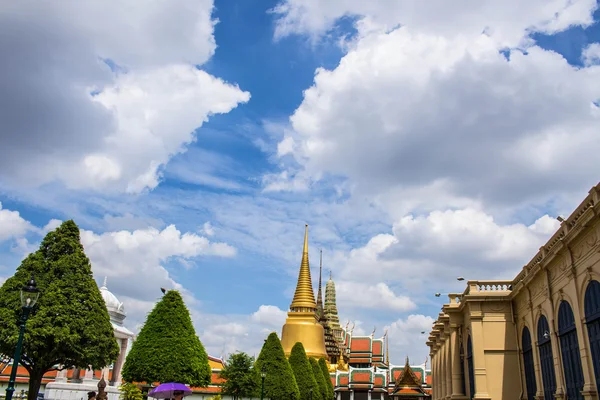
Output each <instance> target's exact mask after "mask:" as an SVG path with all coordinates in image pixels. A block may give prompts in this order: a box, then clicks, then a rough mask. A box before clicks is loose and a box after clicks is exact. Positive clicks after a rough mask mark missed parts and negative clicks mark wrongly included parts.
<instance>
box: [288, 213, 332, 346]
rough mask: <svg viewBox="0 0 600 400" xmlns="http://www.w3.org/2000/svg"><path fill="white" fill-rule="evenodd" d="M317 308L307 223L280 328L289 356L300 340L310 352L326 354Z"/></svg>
mask: <svg viewBox="0 0 600 400" xmlns="http://www.w3.org/2000/svg"><path fill="white" fill-rule="evenodd" d="M316 311H317V304H316V302H315V294H314V292H313V287H312V280H311V278H310V267H309V264H308V225H306V228H305V231H304V249H303V250H302V262H301V263H300V273H299V274H298V284H297V285H296V292H295V293H294V299H293V300H292V304H291V305H290V311H289V312H288V317H287V319H286V321H285V324H284V325H283V329H282V331H281V345H282V346H283V351H284V352H285V355H286V357H289V356H290V353H291V352H292V347H293V346H294V345H295V344H296V343H297V342H301V343H302V345H303V346H304V350H305V351H306V355H307V356H309V357H316V358H320V357H325V358H327V351H326V350H325V332H324V330H323V326H322V325H321V324H320V323H319V322H318V320H317V314H316Z"/></svg>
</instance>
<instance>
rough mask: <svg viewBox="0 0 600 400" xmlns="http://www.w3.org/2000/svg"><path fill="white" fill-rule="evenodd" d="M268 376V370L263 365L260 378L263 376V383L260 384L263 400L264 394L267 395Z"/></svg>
mask: <svg viewBox="0 0 600 400" xmlns="http://www.w3.org/2000/svg"><path fill="white" fill-rule="evenodd" d="M266 377H267V372H266V370H265V366H264V365H263V366H262V368H261V370H260V378H261V384H260V400H263V396H264V395H265V378H266Z"/></svg>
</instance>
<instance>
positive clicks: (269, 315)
mask: <svg viewBox="0 0 600 400" xmlns="http://www.w3.org/2000/svg"><path fill="white" fill-rule="evenodd" d="M250 318H251V319H252V321H254V322H258V323H262V324H264V325H266V326H270V327H273V328H281V327H282V326H283V324H284V323H285V319H286V318H287V312H285V311H283V310H281V309H280V308H279V307H276V306H267V305H261V306H260V307H259V308H258V310H257V311H256V312H255V313H254V314H252V316H251V317H250Z"/></svg>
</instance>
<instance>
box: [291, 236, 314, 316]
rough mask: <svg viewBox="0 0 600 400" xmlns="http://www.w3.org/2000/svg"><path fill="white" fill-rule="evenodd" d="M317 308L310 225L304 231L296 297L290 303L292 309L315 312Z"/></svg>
mask: <svg viewBox="0 0 600 400" xmlns="http://www.w3.org/2000/svg"><path fill="white" fill-rule="evenodd" d="M316 309H317V304H316V303H315V293H314V292H313V287H312V279H311V277H310V266H309V264H308V225H306V228H305V231H304V249H303V250H302V262H301V263H300V273H299V274H298V283H297V284H296V292H295V293H294V299H293V300H292V304H291V305H290V310H291V311H296V312H314V311H315V310H316Z"/></svg>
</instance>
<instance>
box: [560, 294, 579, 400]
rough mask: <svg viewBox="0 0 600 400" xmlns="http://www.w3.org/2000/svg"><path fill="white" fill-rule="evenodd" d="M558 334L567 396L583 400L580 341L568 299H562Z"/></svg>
mask: <svg viewBox="0 0 600 400" xmlns="http://www.w3.org/2000/svg"><path fill="white" fill-rule="evenodd" d="M558 336H559V338H560V349H561V353H562V360H563V369H564V374H565V384H566V386H567V398H568V399H573V400H583V396H582V395H581V390H582V389H583V383H584V382H583V369H582V367H581V355H580V353H579V341H578V340H577V329H576V327H575V316H574V315H573V309H572V308H571V305H570V304H569V303H568V302H567V301H564V300H563V301H561V302H560V306H559V307H558Z"/></svg>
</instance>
